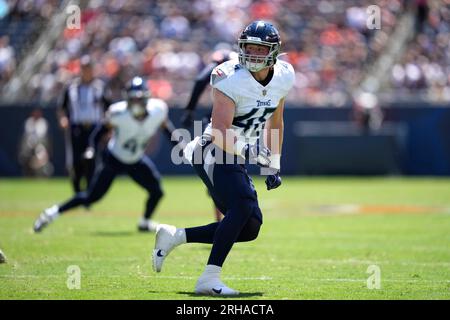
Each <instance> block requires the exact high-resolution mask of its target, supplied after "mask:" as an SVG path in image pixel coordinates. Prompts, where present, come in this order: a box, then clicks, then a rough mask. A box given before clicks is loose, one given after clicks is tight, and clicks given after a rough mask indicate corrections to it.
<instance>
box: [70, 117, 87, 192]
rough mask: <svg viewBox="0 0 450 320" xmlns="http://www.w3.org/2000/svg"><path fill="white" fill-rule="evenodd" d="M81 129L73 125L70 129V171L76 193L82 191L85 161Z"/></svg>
mask: <svg viewBox="0 0 450 320" xmlns="http://www.w3.org/2000/svg"><path fill="white" fill-rule="evenodd" d="M80 130H81V129H80V128H79V127H78V126H73V127H72V128H71V131H70V144H71V149H72V154H71V156H72V168H71V170H70V172H69V173H70V178H71V182H72V187H73V190H74V192H75V193H78V192H80V191H81V178H82V176H83V162H82V158H81V156H82V154H83V152H84V151H83V150H82V144H81V131H80Z"/></svg>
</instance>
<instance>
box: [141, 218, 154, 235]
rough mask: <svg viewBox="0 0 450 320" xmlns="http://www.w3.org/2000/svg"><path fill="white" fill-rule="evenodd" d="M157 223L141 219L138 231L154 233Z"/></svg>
mask: <svg viewBox="0 0 450 320" xmlns="http://www.w3.org/2000/svg"><path fill="white" fill-rule="evenodd" d="M157 227H158V223H157V222H155V221H153V220H150V219H142V220H141V221H140V222H139V224H138V230H139V231H142V232H156V228H157Z"/></svg>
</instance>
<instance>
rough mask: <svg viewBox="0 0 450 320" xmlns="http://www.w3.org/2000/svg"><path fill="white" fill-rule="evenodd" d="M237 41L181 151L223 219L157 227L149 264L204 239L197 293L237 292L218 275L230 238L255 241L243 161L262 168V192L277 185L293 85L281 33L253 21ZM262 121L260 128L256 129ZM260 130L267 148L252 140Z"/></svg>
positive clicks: (253, 206) (253, 198)
mask: <svg viewBox="0 0 450 320" xmlns="http://www.w3.org/2000/svg"><path fill="white" fill-rule="evenodd" d="M238 45H239V49H240V52H239V61H238V62H237V61H233V60H231V61H228V62H225V63H223V64H221V65H219V66H217V67H216V68H215V69H214V71H213V72H212V74H211V80H210V81H211V82H210V83H211V85H212V87H213V111H212V118H211V122H210V123H209V125H208V126H207V128H206V129H205V131H204V132H203V135H202V137H197V138H196V139H194V140H193V141H192V142H190V143H189V144H188V145H187V147H186V148H185V150H184V152H185V153H184V154H185V157H186V158H187V159H189V160H190V162H191V163H192V165H193V167H194V169H195V170H196V172H197V174H198V175H199V176H200V178H201V179H202V181H203V182H204V184H205V185H206V186H207V187H208V189H209V191H210V193H211V196H212V198H213V200H214V202H215V204H216V206H217V207H218V208H219V209H220V210H221V211H222V212H223V213H224V214H225V217H224V219H223V220H222V221H221V222H215V223H211V224H208V225H203V226H198V227H193V228H184V229H183V228H176V227H175V226H169V225H159V226H158V229H157V233H156V241H155V246H154V250H153V254H152V259H153V268H154V270H155V271H156V272H160V271H161V269H162V265H163V262H164V260H165V258H166V257H167V255H168V254H169V253H170V252H171V251H172V250H173V249H174V248H175V247H176V246H178V245H180V244H183V243H211V244H212V249H211V253H210V256H209V259H208V262H207V265H206V267H205V270H204V272H203V274H202V275H201V276H200V277H199V279H198V281H197V283H196V286H195V292H196V293H197V294H207V295H236V294H238V293H239V292H238V291H236V290H234V289H231V288H229V287H228V286H226V285H225V284H224V283H223V282H222V281H221V279H220V273H221V269H222V265H223V263H224V261H225V259H226V257H227V255H228V253H229V252H230V250H231V248H232V246H233V244H234V243H235V242H243V241H252V240H254V239H256V237H257V236H258V233H259V230H260V226H261V224H262V213H261V210H260V208H259V204H258V198H257V194H256V190H255V188H254V186H253V183H252V180H251V178H250V177H249V176H248V174H247V171H246V167H245V161H244V160H243V159H246V161H247V162H251V163H257V164H258V165H260V166H261V167H264V168H265V170H266V171H268V174H266V175H267V178H266V186H267V190H271V189H275V188H278V187H279V186H280V185H281V178H280V157H281V144H282V140H283V109H284V100H285V97H286V96H287V94H288V92H289V90H290V89H291V87H292V86H293V84H294V80H295V74H294V70H293V68H292V66H291V65H290V64H289V63H286V62H284V61H280V60H279V59H277V57H278V55H279V52H280V46H281V41H280V35H279V33H278V31H277V29H276V28H275V27H274V26H273V25H272V24H270V23H267V22H264V21H255V22H253V23H251V24H250V25H248V26H247V27H246V28H245V29H244V31H243V32H242V34H241V35H240V37H239V40H238ZM263 126H265V128H264V132H265V134H261V132H262V127H263ZM272 131H276V132H278V133H279V134H278V135H277V136H278V137H277V138H276V139H272V138H271V137H272V134H268V133H271V132H272ZM266 134H267V135H266ZM260 136H263V138H265V139H263V140H266V146H267V147H266V146H264V145H262V144H261V143H260V142H259V141H260ZM198 158H200V160H198ZM220 158H221V159H225V158H227V160H229V159H230V158H231V160H232V161H225V163H224V162H223V161H218V160H219V159H220Z"/></svg>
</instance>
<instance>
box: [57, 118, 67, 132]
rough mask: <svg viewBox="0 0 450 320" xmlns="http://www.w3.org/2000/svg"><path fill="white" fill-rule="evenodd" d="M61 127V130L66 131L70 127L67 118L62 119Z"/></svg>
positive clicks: (60, 121)
mask: <svg viewBox="0 0 450 320" xmlns="http://www.w3.org/2000/svg"><path fill="white" fill-rule="evenodd" d="M59 126H60V128H61V129H63V130H66V129H67V128H68V127H69V119H67V117H61V118H60V119H59Z"/></svg>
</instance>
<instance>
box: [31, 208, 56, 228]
mask: <svg viewBox="0 0 450 320" xmlns="http://www.w3.org/2000/svg"><path fill="white" fill-rule="evenodd" d="M58 214H59V208H58V206H56V205H55V206H53V207H50V208H47V209H45V210H44V211H43V212H42V213H41V214H40V215H39V217H38V218H37V220H36V221H35V222H34V226H33V229H34V232H41V231H42V229H43V228H44V227H46V226H47V225H48V224H49V223H50V222H52V221H53V220H55V218H56V217H57V216H58Z"/></svg>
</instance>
